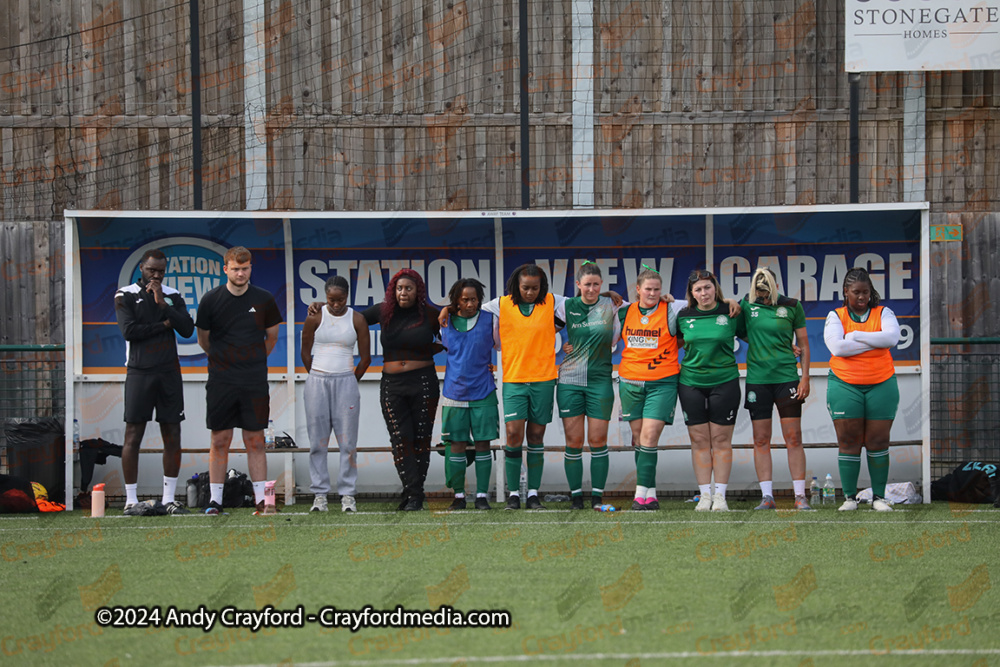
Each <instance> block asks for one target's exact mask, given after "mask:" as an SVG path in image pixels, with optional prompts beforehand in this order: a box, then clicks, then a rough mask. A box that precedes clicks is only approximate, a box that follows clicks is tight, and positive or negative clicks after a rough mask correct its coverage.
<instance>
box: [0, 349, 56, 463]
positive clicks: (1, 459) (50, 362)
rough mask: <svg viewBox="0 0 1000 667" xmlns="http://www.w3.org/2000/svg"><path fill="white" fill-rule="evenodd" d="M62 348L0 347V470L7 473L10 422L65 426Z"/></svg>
mask: <svg viewBox="0 0 1000 667" xmlns="http://www.w3.org/2000/svg"><path fill="white" fill-rule="evenodd" d="M65 358H66V355H65V348H64V346H62V345H0V470H2V471H3V472H4V473H6V472H7V471H8V463H9V461H8V458H7V457H8V456H9V453H8V449H7V438H6V434H5V432H6V429H5V428H3V426H6V425H7V424H8V422H9V421H10V420H25V419H29V420H31V419H57V420H59V421H60V422H63V423H65V416H66V385H65V381H66V376H65V367H66V363H65Z"/></svg>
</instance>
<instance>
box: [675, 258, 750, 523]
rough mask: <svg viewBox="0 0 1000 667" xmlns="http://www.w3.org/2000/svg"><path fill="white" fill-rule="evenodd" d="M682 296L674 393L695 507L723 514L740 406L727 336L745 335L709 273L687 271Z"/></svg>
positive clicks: (731, 353) (738, 391)
mask: <svg viewBox="0 0 1000 667" xmlns="http://www.w3.org/2000/svg"><path fill="white" fill-rule="evenodd" d="M687 300H688V306H687V307H686V308H684V309H683V310H681V311H680V312H679V313H678V314H677V338H678V341H679V342H681V344H682V345H683V346H684V359H683V360H682V362H681V373H680V384H679V387H678V391H677V393H678V396H679V397H680V400H681V409H682V410H683V411H684V423H685V424H687V427H688V435H689V436H690V438H691V460H692V462H693V464H694V474H695V478H696V479H697V481H698V489H699V492H700V496H701V497H700V499H699V501H698V506H697V507H695V509H696V510H697V511H699V512H704V511H707V510H713V511H716V512H726V511H728V510H729V506H728V505H727V504H726V487H727V486H728V484H729V473H730V470H731V469H732V467H733V426H734V425H735V424H736V412H737V410H739V407H740V381H739V377H740V372H739V368H738V367H737V366H736V356H735V355H734V354H733V338H734V337H735V336H739V337H740V338H745V337H746V331H745V328H744V326H743V324H742V318H741V317H739V316H732V315H730V312H729V306H727V305H726V303H725V301H724V300H723V298H722V291H721V290H720V289H719V282H718V281H717V280H716V279H715V276H714V275H712V272H711V271H699V270H696V271H692V272H691V275H690V276H689V277H688V282H687ZM713 475H714V477H715V493H714V494H713V493H711V485H712V477H713Z"/></svg>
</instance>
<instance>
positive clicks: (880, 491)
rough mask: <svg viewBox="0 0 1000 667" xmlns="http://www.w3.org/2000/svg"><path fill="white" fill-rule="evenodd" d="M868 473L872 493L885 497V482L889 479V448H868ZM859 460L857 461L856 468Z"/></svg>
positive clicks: (859, 465)
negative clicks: (874, 450) (874, 449)
mask: <svg viewBox="0 0 1000 667" xmlns="http://www.w3.org/2000/svg"><path fill="white" fill-rule="evenodd" d="M867 453H868V475H869V476H870V477H871V478H872V493H873V494H875V495H876V496H879V497H881V498H885V483H886V482H888V481H889V450H888V449H883V450H882V451H878V452H873V451H871V450H868V452H867ZM860 467H861V462H860V461H858V468H860Z"/></svg>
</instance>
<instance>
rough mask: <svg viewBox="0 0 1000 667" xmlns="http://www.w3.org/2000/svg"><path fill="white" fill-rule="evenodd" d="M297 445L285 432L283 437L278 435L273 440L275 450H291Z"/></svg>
mask: <svg viewBox="0 0 1000 667" xmlns="http://www.w3.org/2000/svg"><path fill="white" fill-rule="evenodd" d="M296 446H297V445H296V444H295V440H293V439H292V436H290V435H288V431H285V432H284V434H283V435H279V436H277V437H276V438H275V439H274V448H275V449H293V448H294V447H296Z"/></svg>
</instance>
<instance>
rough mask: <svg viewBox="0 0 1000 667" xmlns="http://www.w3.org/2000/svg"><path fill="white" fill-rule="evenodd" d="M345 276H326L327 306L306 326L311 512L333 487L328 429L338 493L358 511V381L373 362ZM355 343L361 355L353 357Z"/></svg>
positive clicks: (347, 508) (343, 505) (323, 507)
mask: <svg viewBox="0 0 1000 667" xmlns="http://www.w3.org/2000/svg"><path fill="white" fill-rule="evenodd" d="M349 289H350V288H349V286H348V284H347V280H346V279H344V278H343V277H341V276H334V277H332V278H330V279H329V280H327V281H326V288H325V291H326V306H325V307H323V309H322V310H320V311H319V312H318V313H316V314H312V315H309V316H307V317H306V321H305V323H304V324H303V326H302V364H303V365H304V366H305V368H306V372H307V373H309V377H308V378H307V379H306V387H305V397H304V398H305V411H306V429H307V431H308V433H309V477H310V481H311V483H310V485H309V490H310V491H312V492H313V494H314V497H313V504H312V509H310V511H311V512H326V511H327V494H329V493H330V467H329V461H328V455H329V449H330V433H331V432H332V433H334V434H336V436H337V445H338V446H339V448H340V471H339V473H338V475H337V493H338V494H340V509H341V511H343V512H355V511H357V505H356V503H355V501H354V496H355V483H356V482H357V479H358V464H357V448H358V422H359V417H360V403H361V393H360V391H359V390H358V381H359V380H360V379H361V376H363V375H364V374H365V371H366V370H367V369H368V365H369V364H371V360H372V358H371V344H370V340H369V335H368V324H367V322H365V318H364V317H363V316H362V315H361V313H358V312H356V311H354V310H353V309H351V308H348V307H347V296H348V291H349ZM355 345H357V348H358V354H359V361H358V363H357V365H355V363H354V347H355Z"/></svg>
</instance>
